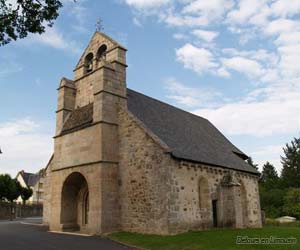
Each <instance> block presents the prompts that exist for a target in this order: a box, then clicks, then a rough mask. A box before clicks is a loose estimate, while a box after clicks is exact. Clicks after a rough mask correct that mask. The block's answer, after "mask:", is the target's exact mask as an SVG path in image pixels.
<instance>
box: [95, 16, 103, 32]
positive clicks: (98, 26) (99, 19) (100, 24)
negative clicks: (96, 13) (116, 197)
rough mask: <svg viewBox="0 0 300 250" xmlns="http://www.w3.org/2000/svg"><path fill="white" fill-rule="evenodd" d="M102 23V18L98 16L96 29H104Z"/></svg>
mask: <svg viewBox="0 0 300 250" xmlns="http://www.w3.org/2000/svg"><path fill="white" fill-rule="evenodd" d="M102 23H103V21H102V19H101V18H98V20H97V22H96V31H101V30H104V27H103V25H102Z"/></svg>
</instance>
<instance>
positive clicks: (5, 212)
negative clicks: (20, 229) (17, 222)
mask: <svg viewBox="0 0 300 250" xmlns="http://www.w3.org/2000/svg"><path fill="white" fill-rule="evenodd" d="M10 209H11V204H10V203H8V202H0V220H9V219H10ZM12 211H13V218H14V219H15V218H20V217H21V218H22V217H40V216H42V215H43V205H42V204H30V205H23V204H15V203H14V204H13V210H12Z"/></svg>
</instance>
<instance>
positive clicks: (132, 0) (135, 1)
mask: <svg viewBox="0 0 300 250" xmlns="http://www.w3.org/2000/svg"><path fill="white" fill-rule="evenodd" d="M125 2H126V3H127V4H128V5H129V6H132V7H135V8H137V9H144V8H153V7H159V6H162V5H165V4H167V3H169V2H170V0H125Z"/></svg>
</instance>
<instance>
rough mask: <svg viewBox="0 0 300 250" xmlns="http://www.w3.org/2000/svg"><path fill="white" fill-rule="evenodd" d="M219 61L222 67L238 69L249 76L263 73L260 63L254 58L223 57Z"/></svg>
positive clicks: (257, 75)
mask: <svg viewBox="0 0 300 250" xmlns="http://www.w3.org/2000/svg"><path fill="white" fill-rule="evenodd" d="M221 61H222V65H223V67H224V68H226V69H231V70H235V71H238V72H240V73H243V74H245V75H247V76H248V77H249V78H253V77H259V76H261V75H262V74H263V73H264V71H263V69H262V67H261V65H260V64H259V63H258V62H257V61H255V60H251V59H247V58H244V57H232V58H223V59H221Z"/></svg>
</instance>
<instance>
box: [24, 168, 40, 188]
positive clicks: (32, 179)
mask: <svg viewBox="0 0 300 250" xmlns="http://www.w3.org/2000/svg"><path fill="white" fill-rule="evenodd" d="M21 175H22V177H23V180H24V182H25V184H26V185H27V187H33V186H34V185H35V184H36V183H37V182H38V181H39V179H40V177H39V175H37V174H32V173H26V172H23V171H22V172H21Z"/></svg>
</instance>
